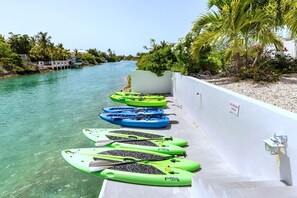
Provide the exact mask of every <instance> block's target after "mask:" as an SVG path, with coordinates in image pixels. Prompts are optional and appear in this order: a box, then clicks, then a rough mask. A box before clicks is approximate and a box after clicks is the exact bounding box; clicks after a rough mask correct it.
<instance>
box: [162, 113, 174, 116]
mask: <svg viewBox="0 0 297 198" xmlns="http://www.w3.org/2000/svg"><path fill="white" fill-rule="evenodd" d="M163 115H164V116H169V115H175V116H176V113H164V114H163Z"/></svg>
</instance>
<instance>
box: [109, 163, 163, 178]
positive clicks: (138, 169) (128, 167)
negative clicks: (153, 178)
mask: <svg viewBox="0 0 297 198" xmlns="http://www.w3.org/2000/svg"><path fill="white" fill-rule="evenodd" d="M112 169H114V170H119V171H126V172H132V173H145V174H152V175H166V174H165V173H164V172H162V171H160V170H159V169H157V168H155V167H154V166H151V165H147V164H138V163H132V164H125V165H117V166H114V167H113V168H112Z"/></svg>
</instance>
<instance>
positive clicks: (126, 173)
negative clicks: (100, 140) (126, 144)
mask: <svg viewBox="0 0 297 198" xmlns="http://www.w3.org/2000/svg"><path fill="white" fill-rule="evenodd" d="M99 149H102V150H99ZM104 149H106V148H90V149H69V150H64V151H62V156H63V158H64V159H65V160H66V161H67V162H68V163H69V164H70V165H72V166H73V167H75V168H77V169H79V170H81V171H83V172H86V173H90V174H92V175H96V176H99V177H102V178H104V179H110V180H115V181H121V182H128V183H134V184H142V185H153V186H190V185H191V182H192V177H193V176H194V173H192V172H189V171H186V170H183V169H180V168H175V166H177V165H176V164H177V163H179V162H181V164H182V163H185V164H186V163H192V162H193V161H192V162H186V161H183V159H182V158H177V159H176V158H171V157H170V156H167V157H166V156H161V157H160V156H158V155H155V154H148V155H147V154H146V156H147V157H148V158H146V157H145V159H140V160H135V158H134V159H133V157H132V158H127V157H126V158H125V157H124V158H122V159H120V158H113V157H110V156H106V157H104V155H105V154H107V155H108V153H106V150H105V151H103V150H104ZM100 151H103V152H100ZM113 152H117V151H113ZM132 152H133V151H132ZM98 153H101V154H98ZM102 153H103V155H102ZM119 155H121V154H119ZM124 155H125V154H124ZM175 161H178V162H175ZM98 162H99V165H96V163H98ZM100 162H101V165H100ZM102 162H103V165H102ZM104 162H105V163H104ZM94 164H95V166H94ZM96 166H97V167H96ZM195 166H196V167H197V163H196V165H195ZM177 167H179V166H177ZM181 167H182V166H181ZM198 167H200V165H199V164H198ZM96 168H98V171H96Z"/></svg>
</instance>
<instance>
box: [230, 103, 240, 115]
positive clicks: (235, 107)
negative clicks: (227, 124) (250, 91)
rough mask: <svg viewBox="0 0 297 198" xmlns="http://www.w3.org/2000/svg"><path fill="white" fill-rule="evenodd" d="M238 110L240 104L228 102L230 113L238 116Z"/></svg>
mask: <svg viewBox="0 0 297 198" xmlns="http://www.w3.org/2000/svg"><path fill="white" fill-rule="evenodd" d="M239 108H240V104H239V103H237V102H235V101H233V100H230V113H232V114H234V115H236V116H239Z"/></svg>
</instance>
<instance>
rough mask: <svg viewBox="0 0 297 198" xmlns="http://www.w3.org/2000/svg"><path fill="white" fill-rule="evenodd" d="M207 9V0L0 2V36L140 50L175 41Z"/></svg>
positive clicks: (72, 45)
mask: <svg viewBox="0 0 297 198" xmlns="http://www.w3.org/2000/svg"><path fill="white" fill-rule="evenodd" d="M206 11H207V0H49V1H42V0H26V1H24V0H1V12H0V34H2V35H4V36H5V38H7V37H8V35H9V34H8V33H9V32H13V33H14V34H28V35H29V36H34V35H36V34H37V33H38V32H40V31H42V32H48V34H49V35H50V36H51V37H52V42H54V43H56V44H57V43H62V44H63V45H64V47H65V48H66V49H70V50H73V49H83V50H87V49H89V48H96V49H98V50H100V51H107V49H109V48H110V49H111V50H113V51H115V53H116V54H118V55H120V54H122V55H129V54H131V55H135V54H136V53H137V52H144V51H145V50H144V48H143V46H149V43H150V39H155V40H156V41H157V42H159V41H163V40H165V41H167V42H170V43H174V42H176V41H177V40H178V39H179V38H181V37H183V36H185V35H186V34H187V33H188V32H189V31H190V30H191V28H192V23H193V21H194V20H196V19H197V18H198V16H199V15H201V14H203V13H205V12H206Z"/></svg>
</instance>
